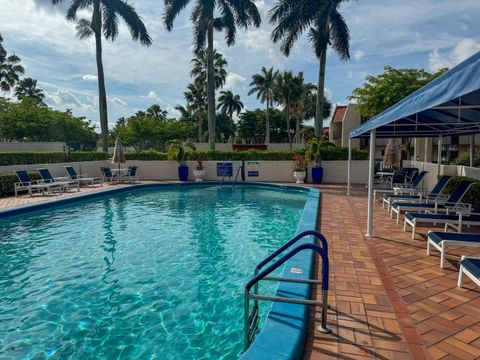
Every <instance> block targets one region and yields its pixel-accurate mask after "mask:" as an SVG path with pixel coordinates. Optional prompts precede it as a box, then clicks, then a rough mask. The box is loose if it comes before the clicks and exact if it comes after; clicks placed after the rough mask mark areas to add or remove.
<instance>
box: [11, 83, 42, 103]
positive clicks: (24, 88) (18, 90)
mask: <svg viewBox="0 0 480 360" xmlns="http://www.w3.org/2000/svg"><path fill="white" fill-rule="evenodd" d="M15 96H16V97H17V99H18V100H22V99H23V98H24V97H30V98H33V99H36V100H38V101H39V102H43V99H45V94H44V93H43V89H40V88H38V87H37V80H36V79H32V78H25V79H22V80H20V81H19V82H18V84H17V86H16V87H15Z"/></svg>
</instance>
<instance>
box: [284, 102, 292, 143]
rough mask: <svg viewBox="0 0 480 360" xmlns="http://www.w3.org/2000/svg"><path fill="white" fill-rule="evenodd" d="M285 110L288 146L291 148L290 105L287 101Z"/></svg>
mask: <svg viewBox="0 0 480 360" xmlns="http://www.w3.org/2000/svg"><path fill="white" fill-rule="evenodd" d="M285 112H286V113H287V135H288V147H289V148H290V149H291V148H292V134H291V133H290V106H289V105H288V103H287V104H286V105H285Z"/></svg>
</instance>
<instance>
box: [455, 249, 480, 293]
mask: <svg viewBox="0 0 480 360" xmlns="http://www.w3.org/2000/svg"><path fill="white" fill-rule="evenodd" d="M464 274H465V275H467V276H468V277H469V278H470V279H472V281H473V282H474V283H475V284H477V285H478V286H480V259H479V258H471V257H465V256H462V259H461V260H460V270H459V271H458V287H462V286H463V275H464Z"/></svg>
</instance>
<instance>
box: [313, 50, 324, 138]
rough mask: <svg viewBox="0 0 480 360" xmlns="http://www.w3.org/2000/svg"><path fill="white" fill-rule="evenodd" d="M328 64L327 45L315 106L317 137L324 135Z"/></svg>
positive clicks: (322, 60)
mask: <svg viewBox="0 0 480 360" xmlns="http://www.w3.org/2000/svg"><path fill="white" fill-rule="evenodd" d="M326 64H327V47H326V46H325V47H324V49H323V51H322V54H321V55H320V69H319V71H318V89H317V104H316V108H315V137H317V138H320V137H321V136H322V135H323V96H324V87H325V67H326Z"/></svg>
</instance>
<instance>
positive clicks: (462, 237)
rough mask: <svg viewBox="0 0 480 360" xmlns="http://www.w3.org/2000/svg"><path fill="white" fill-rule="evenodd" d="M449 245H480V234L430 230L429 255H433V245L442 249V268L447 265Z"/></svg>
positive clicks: (439, 249) (428, 239)
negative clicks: (446, 256)
mask: <svg viewBox="0 0 480 360" xmlns="http://www.w3.org/2000/svg"><path fill="white" fill-rule="evenodd" d="M447 245H450V246H465V247H480V234H466V233H451V232H439V231H430V232H429V233H428V237H427V255H431V248H432V246H433V247H434V248H435V249H437V250H438V251H440V267H441V268H442V269H443V268H444V266H445V254H446V252H447Z"/></svg>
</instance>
